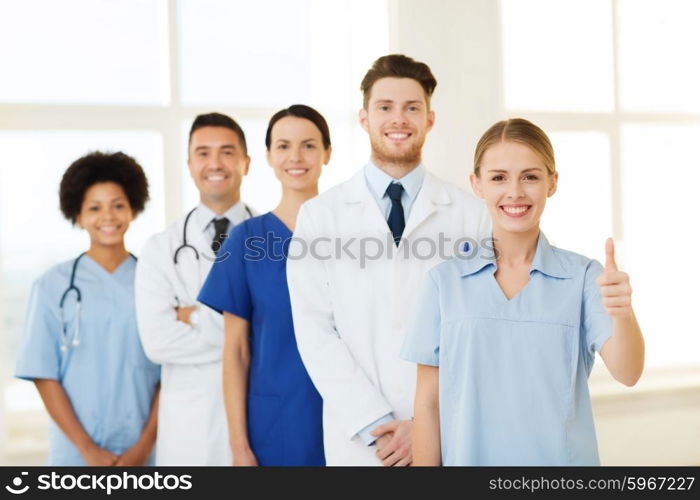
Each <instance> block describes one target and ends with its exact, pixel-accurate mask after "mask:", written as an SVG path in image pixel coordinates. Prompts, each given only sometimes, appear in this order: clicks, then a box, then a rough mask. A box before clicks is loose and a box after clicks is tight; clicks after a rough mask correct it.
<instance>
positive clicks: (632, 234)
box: [501, 0, 700, 366]
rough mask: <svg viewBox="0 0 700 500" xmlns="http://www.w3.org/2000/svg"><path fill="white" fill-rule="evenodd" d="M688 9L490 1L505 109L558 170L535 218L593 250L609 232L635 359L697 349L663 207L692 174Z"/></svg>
mask: <svg viewBox="0 0 700 500" xmlns="http://www.w3.org/2000/svg"><path fill="white" fill-rule="evenodd" d="M698 17H700V5H699V4H698V3H697V2H695V1H693V0H672V1H668V2H663V3H660V2H656V1H651V0H528V1H522V0H502V1H501V22H502V32H503V34H502V44H503V58H504V94H505V107H506V114H507V115H508V116H524V117H526V118H529V119H531V120H533V121H534V122H535V123H537V124H539V125H541V126H543V128H544V129H545V130H546V131H547V132H548V133H549V134H550V136H551V138H552V142H553V143H554V147H555V153H556V156H557V163H558V169H559V172H560V188H559V193H558V194H555V195H554V197H553V198H552V199H551V201H550V206H549V208H548V209H547V212H546V216H545V218H544V220H543V229H544V231H546V232H547V233H548V234H551V238H550V239H552V240H553V241H555V242H556V243H557V244H559V245H560V246H562V247H563V248H569V249H572V250H575V251H578V252H580V253H584V254H586V255H588V256H590V257H594V258H597V259H598V260H601V261H603V260H604V242H605V238H606V237H607V236H609V235H614V236H615V238H616V242H617V256H618V261H619V263H620V265H621V267H622V268H623V270H625V271H627V272H629V274H630V277H631V282H632V286H633V288H634V290H635V291H634V304H635V311H636V313H637V317H638V319H639V321H640V323H641V325H642V327H643V329H644V332H645V338H646V343H647V365H648V366H660V365H671V364H676V365H677V364H683V363H690V362H697V352H698V351H699V350H700V339H699V338H698V336H697V335H695V331H694V330H692V326H689V325H693V324H694V322H695V318H694V316H693V310H694V305H693V297H695V296H697V294H696V293H695V292H694V289H693V288H691V287H692V286H693V285H692V284H693V283H696V282H697V281H698V280H699V279H700V271H698V269H697V266H693V265H689V264H688V263H687V262H688V260H689V259H688V258H687V257H686V249H695V248H697V245H698V243H700V237H698V233H697V230H695V229H694V228H695V225H696V224H694V223H693V222H692V214H687V213H683V212H682V211H681V210H674V208H673V207H677V206H678V200H682V201H683V202H684V203H685V204H686V205H689V203H690V200H691V199H693V190H694V187H695V186H696V185H697V181H698V180H700V179H699V178H698V176H699V175H700V174H699V172H700V156H699V155H698V153H697V147H696V145H697V143H698V141H699V140H700V93H698V90H697V89H698V88H699V87H700V65H698V64H697V63H694V62H692V61H695V60H696V59H697V54H696V53H695V52H696V48H697V47H698V45H699V44H700V33H699V32H698V31H697V29H696V26H695V25H696V20H697V19H698ZM662 214H663V215H662ZM691 251H692V250H691ZM691 259H692V258H691Z"/></svg>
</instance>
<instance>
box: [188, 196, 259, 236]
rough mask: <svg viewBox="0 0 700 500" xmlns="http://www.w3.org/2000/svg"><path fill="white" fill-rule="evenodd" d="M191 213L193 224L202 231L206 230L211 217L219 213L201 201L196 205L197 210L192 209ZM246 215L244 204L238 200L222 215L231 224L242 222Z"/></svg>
mask: <svg viewBox="0 0 700 500" xmlns="http://www.w3.org/2000/svg"><path fill="white" fill-rule="evenodd" d="M193 215H194V217H193V219H194V221H193V222H194V226H195V227H197V228H198V229H199V230H200V231H201V232H202V233H204V232H206V230H207V228H208V227H209V224H211V221H212V219H213V218H215V217H219V215H217V214H216V213H214V211H213V210H212V209H210V208H209V207H207V206H206V205H204V204H203V203H200V204H199V205H197V210H195V211H194V214H193ZM246 215H247V212H246V210H245V205H244V204H243V202H242V201H240V200H239V201H238V203H236V204H235V205H233V206H232V207H231V208H229V209H228V210H226V212H224V213H223V217H226V218H227V219H228V220H229V223H230V224H233V225H234V226H236V225H238V224H239V223H241V222H243V221H244V220H245V219H246Z"/></svg>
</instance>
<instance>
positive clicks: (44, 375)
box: [15, 255, 160, 465]
mask: <svg viewBox="0 0 700 500" xmlns="http://www.w3.org/2000/svg"><path fill="white" fill-rule="evenodd" d="M74 262H75V259H73V260H70V261H68V262H64V263H62V264H59V265H57V266H55V267H53V268H51V269H50V270H48V271H47V272H46V273H44V274H43V275H42V276H41V277H40V278H39V279H37V280H36V282H35V283H34V285H33V287H32V292H31V297H30V301H29V310H28V313H27V321H26V324H25V334H24V338H23V341H22V344H21V347H20V350H19V356H18V359H17V366H16V369H15V376H16V377H18V378H21V379H25V380H33V379H38V378H41V379H52V380H58V381H59V382H60V383H61V385H62V386H63V388H64V390H65V391H66V393H67V395H68V398H69V399H70V402H71V404H72V406H73V409H74V410H75V413H76V415H77V417H78V420H79V421H80V423H81V425H82V426H83V428H84V429H85V432H87V434H88V435H89V436H90V437H91V438H92V440H93V441H94V442H95V443H96V444H97V445H98V446H100V447H102V448H105V449H107V450H110V451H111V452H113V453H116V454H118V455H119V454H121V453H123V452H124V451H125V450H127V449H128V448H129V447H131V446H133V445H134V444H136V442H137V441H138V439H139V437H140V436H141V432H142V431H143V428H144V426H145V424H146V421H147V420H148V417H149V416H150V412H151V404H152V402H153V396H154V394H155V391H156V388H157V386H158V383H159V381H160V367H159V366H158V365H155V364H153V363H152V362H150V361H149V360H148V359H147V358H146V355H145V354H144V352H143V348H142V347H141V341H140V339H139V334H138V330H137V327H136V310H135V304H134V273H135V270H136V261H135V259H133V258H132V257H129V258H127V259H126V260H125V261H124V262H123V263H122V264H121V265H120V266H119V267H118V268H117V269H116V270H115V271H114V273H112V274H110V273H108V272H107V271H106V270H105V269H104V268H103V267H101V266H100V265H99V264H97V263H96V262H95V261H94V260H92V259H91V258H90V257H89V256H88V255H83V257H82V258H81V259H80V261H79V262H78V267H77V270H76V275H75V285H76V286H77V287H78V288H79V289H80V291H81V294H82V309H81V312H80V345H78V346H75V347H70V348H69V349H68V350H67V351H66V352H64V351H62V350H61V345H62V343H63V340H62V335H61V329H60V323H61V319H60V314H61V313H60V309H59V302H60V300H61V296H62V295H63V292H64V291H65V290H66V289H67V288H68V286H69V283H70V275H71V270H72V268H73V263H74ZM76 302H77V301H76V294H75V293H74V292H71V293H70V294H68V296H67V298H66V300H65V302H64V318H65V324H66V328H67V332H68V340H69V342H70V340H71V339H72V338H73V332H74V329H75V322H76ZM49 433H50V434H49V440H50V443H49V465H85V461H84V460H83V458H82V456H81V455H80V453H79V452H78V450H77V448H76V447H75V445H74V444H73V443H72V442H71V441H70V440H69V439H68V438H67V437H66V436H65V435H64V434H63V432H62V431H61V430H60V429H59V428H58V426H57V425H56V424H55V423H53V422H51V426H50V430H49ZM151 458H152V457H151ZM149 463H152V460H151V461H150V462H149Z"/></svg>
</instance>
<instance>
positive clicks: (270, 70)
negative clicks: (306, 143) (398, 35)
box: [177, 0, 388, 112]
mask: <svg viewBox="0 0 700 500" xmlns="http://www.w3.org/2000/svg"><path fill="white" fill-rule="evenodd" d="M177 6H178V19H179V44H180V54H181V58H180V76H181V89H182V101H183V102H184V103H185V104H186V105H192V106H207V105H211V104H218V105H222V104H224V105H236V106H244V107H249V108H250V107H262V108H266V109H269V108H280V107H286V106H289V105H291V104H294V103H302V104H309V105H311V106H314V107H317V108H318V109H319V111H321V112H329V111H330V110H332V109H341V110H345V109H347V108H348V107H349V106H352V107H358V106H359V104H360V97H359V95H360V93H359V86H360V81H361V79H362V75H363V74H364V72H365V71H366V70H367V68H368V67H369V66H370V64H371V63H372V61H373V60H374V59H376V58H377V57H379V56H381V55H384V54H386V52H387V48H388V29H387V26H388V7H387V2H386V1H385V0H384V1H376V0H360V1H358V0H352V1H351V0H336V1H333V2H328V1H326V0H298V1H294V2H289V1H286V0H261V1H257V2H221V1H217V0H180V1H179V2H178V4H177ZM358 26H362V30H361V32H359V31H358Z"/></svg>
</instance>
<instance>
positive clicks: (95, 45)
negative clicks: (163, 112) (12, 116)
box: [0, 0, 169, 105]
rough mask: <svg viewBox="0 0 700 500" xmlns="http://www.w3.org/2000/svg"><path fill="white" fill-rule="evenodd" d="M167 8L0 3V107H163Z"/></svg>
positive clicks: (129, 1)
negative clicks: (40, 104)
mask: <svg viewBox="0 0 700 500" xmlns="http://www.w3.org/2000/svg"><path fill="white" fill-rule="evenodd" d="M167 42H168V36H167V11H166V2H165V1H164V0H149V1H143V0H119V1H115V0H63V1H61V2H56V1H53V0H22V1H15V0H0V67H1V68H2V69H3V70H2V78H0V101H4V102H12V103H62V104H66V103H72V104H134V105H135V104H140V105H143V104H146V105H164V104H167V102H168V98H169V96H168V92H169V90H168V89H169V85H168V61H169V59H168V46H167Z"/></svg>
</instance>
